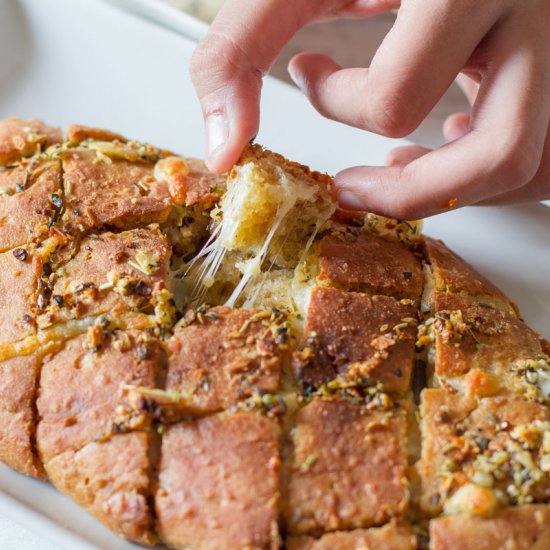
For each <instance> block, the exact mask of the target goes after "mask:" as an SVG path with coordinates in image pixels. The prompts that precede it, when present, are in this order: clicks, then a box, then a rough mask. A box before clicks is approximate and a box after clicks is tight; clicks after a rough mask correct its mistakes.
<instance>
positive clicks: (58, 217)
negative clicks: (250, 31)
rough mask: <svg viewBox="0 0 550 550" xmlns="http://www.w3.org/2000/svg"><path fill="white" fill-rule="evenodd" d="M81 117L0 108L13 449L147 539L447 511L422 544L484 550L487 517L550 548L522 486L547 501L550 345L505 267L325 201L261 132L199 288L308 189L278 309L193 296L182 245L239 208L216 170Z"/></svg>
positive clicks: (279, 275) (267, 541)
mask: <svg viewBox="0 0 550 550" xmlns="http://www.w3.org/2000/svg"><path fill="white" fill-rule="evenodd" d="M67 134H68V137H67V139H66V140H65V141H64V142H63V143H61V137H60V135H59V132H58V131H57V130H53V129H50V128H48V127H46V126H45V125H43V124H41V123H40V122H38V121H20V120H17V119H10V120H8V121H4V122H0V270H1V271H2V273H3V275H2V276H1V277H0V356H1V360H2V361H1V362H0V460H1V461H3V462H5V463H7V464H9V465H10V466H12V467H13V468H15V469H18V470H19V471H21V472H23V473H26V474H28V475H32V476H37V477H38V476H41V475H42V476H43V477H44V476H49V478H50V480H51V481H52V482H53V483H54V485H55V486H56V487H58V488H59V489H60V490H62V491H64V492H65V493H66V494H67V495H68V496H70V497H71V498H73V499H74V500H75V501H76V502H77V503H79V504H80V505H82V506H83V507H84V508H86V509H87V510H88V511H90V512H91V513H92V514H94V515H95V516H96V517H97V518H98V519H99V520H100V521H102V522H103V523H105V524H106V525H107V526H108V527H109V528H111V529H112V530H113V531H115V532H117V533H119V534H120V535H122V536H124V537H127V538H131V539H132V540H135V541H137V542H139V543H142V544H154V543H155V542H156V541H157V540H160V539H163V540H162V542H165V543H166V544H170V545H172V546H173V547H175V548H178V549H181V550H183V549H184V548H185V549H188V548H199V549H203V548H205V549H216V550H218V549H222V550H223V549H224V548H227V549H231V550H233V549H240V548H243V549H246V550H252V549H268V550H275V549H277V548H280V547H281V546H283V547H285V548H289V549H290V550H321V549H323V548H326V549H328V548H330V549H331V550H332V549H333V548H334V549H338V548H341V549H354V550H359V548H361V550H364V549H365V548H377V549H382V550H383V549H389V550H393V549H397V548H399V549H401V548H403V549H406V548H415V547H416V540H415V537H414V536H413V535H412V529H414V531H415V532H417V533H418V534H419V537H422V538H421V540H420V541H419V544H421V545H422V544H427V541H425V540H423V539H424V534H425V533H424V529H425V527H427V525H428V519H429V518H430V517H431V516H433V515H437V514H440V513H443V514H444V515H446V516H448V517H446V518H439V519H437V520H434V521H432V523H431V531H432V546H433V550H440V548H448V547H449V545H450V547H453V548H458V549H460V548H466V547H468V548H470V547H473V546H479V543H478V541H477V540H476V539H475V538H474V535H473V533H475V532H476V530H477V531H480V532H481V533H482V537H483V540H484V542H485V540H487V541H489V542H490V545H491V547H501V546H502V547H504V548H508V547H512V546H513V547H516V548H520V549H521V548H530V547H534V548H542V547H544V548H545V549H546V547H547V546H549V542H548V538H549V535H548V532H547V530H545V528H544V525H546V523H548V521H549V518H548V517H547V515H548V513H547V509H546V507H543V506H539V507H535V506H532V505H531V504H530V503H531V502H546V503H547V502H550V477H549V476H550V418H549V412H548V408H547V406H546V404H547V403H548V401H545V400H548V399H549V398H550V394H549V392H550V359H549V357H548V353H549V352H550V344H548V343H547V342H545V341H544V340H541V339H540V337H539V336H538V335H537V334H535V333H534V332H533V331H531V330H530V329H528V328H527V327H526V326H525V325H524V324H523V323H521V322H520V321H519V319H518V316H517V309H516V308H515V306H514V304H513V303H512V302H511V301H510V300H509V299H508V298H506V297H505V296H504V295H503V294H502V293H501V292H500V291H499V290H498V289H497V288H496V287H494V285H492V284H491V283H490V282H488V281H487V280H486V279H485V278H484V277H482V276H481V275H479V274H478V273H476V272H475V270H474V269H473V268H472V267H471V266H470V265H469V264H467V263H465V262H464V261H463V260H462V259H460V258H459V257H458V256H456V255H455V254H453V253H452V252H450V251H449V250H448V249H446V247H445V246H444V245H443V243H441V242H438V241H433V240H431V239H426V241H425V243H424V244H423V241H422V238H421V237H420V232H419V228H420V224H418V223H416V222H411V223H409V222H400V221H398V220H391V219H387V218H383V217H381V216H377V215H375V214H372V213H366V212H359V213H350V212H344V211H337V212H336V213H334V215H333V216H332V218H330V220H329V221H327V219H328V218H329V217H330V216H331V213H333V212H334V208H335V205H334V200H333V197H332V195H331V193H332V180H331V178H330V177H328V176H326V175H323V174H319V173H316V172H312V171H310V170H309V168H307V167H305V166H302V165H299V164H297V163H292V162H290V161H288V160H286V159H284V158H283V157H281V156H280V155H277V154H275V153H272V152H271V151H267V150H264V149H263V148H261V147H260V146H256V145H251V146H248V147H247V148H246V149H245V151H244V154H243V156H242V158H241V159H240V161H239V163H238V165H237V167H236V169H235V170H233V171H232V172H231V173H230V174H229V175H228V181H229V184H230V185H232V184H235V185H236V186H237V185H244V186H249V188H250V193H248V194H246V195H244V196H245V198H247V199H248V198H251V197H256V199H257V200H255V201H251V202H250V203H247V205H248V206H247V207H246V208H245V210H246V211H247V214H245V215H243V216H242V217H243V219H246V220H247V223H248V222H250V223H249V225H247V226H246V229H243V234H242V235H240V236H239V238H236V239H235V242H239V243H240V244H239V247H237V248H238V250H232V251H231V253H228V254H227V255H226V256H225V257H224V258H223V262H222V268H223V269H222V271H221V272H220V273H222V274H221V275H220V277H219V278H218V280H217V281H214V287H211V288H210V291H209V292H208V293H207V295H206V300H207V301H208V300H210V301H213V303H221V302H222V301H223V299H222V295H223V294H224V290H220V287H224V285H225V287H224V289H225V290H227V292H228V293H229V292H230V290H231V287H232V285H234V281H235V279H236V278H237V275H238V273H239V270H240V269H241V268H243V269H244V267H243V266H245V265H246V269H248V268H251V269H253V268H254V267H256V266H255V265H254V264H253V263H247V264H245V262H247V261H248V260H249V256H247V254H255V253H256V251H257V250H256V248H255V247H256V246H257V245H258V242H259V243H260V244H259V245H258V246H261V244H262V243H263V240H262V239H264V238H265V234H266V232H267V231H269V228H270V227H271V220H273V219H275V218H277V215H278V213H279V212H280V211H282V210H284V209H285V208H291V206H292V204H291V203H292V201H297V203H296V204H297V205H298V206H296V204H295V205H294V207H293V209H292V210H291V212H292V213H291V214H290V215H288V217H285V218H284V221H283V223H282V229H281V232H280V233H277V235H276V237H275V238H274V240H273V242H272V244H271V245H269V250H268V254H267V257H266V258H265V259H264V262H263V265H261V266H259V268H260V271H261V270H262V269H265V268H268V267H269V266H271V267H270V271H269V272H268V273H266V278H265V279H264V283H265V286H264V287H261V288H260V286H261V285H260V283H259V281H260V279H261V277H256V278H255V279H254V281H253V283H254V284H251V285H250V286H249V287H247V288H246V289H245V294H246V295H247V296H245V297H244V298H242V299H243V300H244V299H245V298H246V299H247V300H249V301H250V302H252V301H253V300H254V299H255V300H257V303H259V304H261V307H262V308H264V309H263V310H244V309H236V310H232V309H229V308H224V307H214V308H209V307H206V306H201V307H198V305H199V304H195V303H193V307H194V309H193V310H189V311H188V312H187V314H185V315H184V312H183V311H178V310H177V309H176V302H175V299H174V297H177V303H178V305H179V306H181V304H183V303H185V304H187V303H188V301H189V300H191V299H192V297H191V296H190V295H189V294H188V293H189V292H190V287H191V286H192V285H193V282H192V280H191V279H192V278H193V276H194V272H192V271H189V270H188V266H189V262H190V261H191V259H192V258H193V257H194V256H196V253H197V250H198V248H199V247H200V245H201V243H204V242H206V241H207V239H208V238H209V237H210V236H211V233H212V232H213V231H214V227H215V226H216V223H218V222H219V220H220V219H221V218H222V217H225V215H226V213H228V212H230V211H231V208H228V209H227V210H225V208H226V207H227V204H226V203H225V201H224V202H223V203H222V206H223V208H222V210H224V211H223V212H220V211H219V210H218V209H215V210H212V209H213V208H214V206H215V205H216V203H217V202H218V201H219V199H220V196H223V193H224V192H225V191H226V182H225V178H226V176H225V175H215V174H212V173H210V172H209V171H208V170H207V169H206V166H205V165H204V163H202V162H201V161H198V160H192V159H184V158H183V157H178V156H175V155H174V154H173V153H170V152H168V151H162V150H160V149H157V148H155V147H153V146H151V145H148V144H144V143H140V142H137V141H130V140H127V139H126V138H124V137H123V136H121V135H118V134H115V133H113V132H110V131H107V130H101V129H96V128H89V127H85V126H76V125H72V126H71V127H69V128H68V132H67ZM249 163H252V165H250V164H249ZM287 187H289V193H288V197H285V198H284V199H283V202H282V203H281V202H277V200H275V201H271V199H272V198H273V197H274V196H275V195H273V189H283V188H287ZM238 189H239V187H231V186H230V187H229V190H230V191H232V190H233V191H237V190H238ZM256 192H258V193H257V194H256ZM237 195H238V193H237ZM232 196H233V194H232V193H230V194H229V197H227V198H228V202H230V201H229V199H230V198H231V197H232ZM303 197H305V199H304V198H303ZM287 198H288V201H287V202H288V206H286V204H287V203H285V200H286V199H287ZM310 199H311V200H310ZM281 204H283V206H280V205H281ZM264 207H265V208H264ZM271 207H273V208H271ZM251 212H252V213H255V214H250V213H251ZM260 213H261V214H260ZM236 215H237V216H241V214H240V213H238V214H236ZM274 217H275V218H274ZM230 218H231V216H230V215H229V216H228V219H230ZM291 218H292V220H291V221H292V223H287V220H288V221H289V222H290V219H291ZM321 221H324V224H323V225H322V226H320V224H321ZM287 226H288V227H287ZM140 228H141V229H140ZM283 229H284V230H283ZM317 230H320V238H315V239H314V238H313V234H314V233H316V231H317ZM248 233H250V235H252V237H250V238H249V240H247V239H248V235H247V234H248ZM239 239H241V240H239ZM229 240H230V241H231V239H229ZM310 240H313V241H314V244H313V246H312V247H311V249H310V250H309V253H308V254H307V257H306V259H307V261H305V262H304V264H303V265H300V266H299V268H298V269H297V270H296V271H295V270H294V268H295V267H296V263H297V261H298V259H299V258H303V257H304V255H305V253H304V244H305V243H306V242H309V241H310ZM241 245H242V246H241ZM172 252H173V256H172ZM422 255H424V260H425V264H424V265H423V268H424V269H423V272H421V268H420V261H419V258H420V257H421V256H422ZM197 265H198V264H197ZM229 272H230V273H229ZM228 273H229V274H228ZM211 279H212V278H211V277H208V284H210V282H211ZM316 284H317V285H319V286H314V285H316ZM216 285H218V286H216ZM253 287H254V290H252V288H253ZM312 288H313V291H312V293H311V296H310V291H311V290H312ZM213 289H215V290H213ZM258 289H259V293H258V294H254V292H255V291H256V290H258ZM172 292H173V293H174V294H172ZM253 294H254V296H255V298H253V296H252V295H253ZM290 295H292V296H293V298H292V299H291V298H290ZM421 297H422V299H421ZM309 298H311V300H310V301H309V302H308V300H309ZM295 302H296V303H295ZM236 303H237V304H240V303H241V301H237V302H236ZM246 303H249V302H246ZM272 305H273V306H276V307H274V308H273V309H269V307H270V306H272ZM420 305H422V306H423V307H422V309H423V311H424V312H430V313H431V314H432V315H431V317H430V319H425V322H424V323H423V326H422V327H421V329H420V334H419V335H418V336H419V337H418V338H417V334H416V333H417V326H416V325H417V321H418V317H419V312H418V310H419V306H420ZM181 307H183V306H181ZM281 307H285V308H286V307H289V310H290V311H289V313H288V315H287V314H286V313H284V314H283V313H281V312H280V311H279V310H278V309H277V308H281ZM300 308H301V309H300ZM308 308H309V309H308ZM304 309H308V315H307V319H306V320H305V323H306V326H305V330H303V328H304V327H303V326H302V321H303V319H302V318H301V314H300V313H298V311H300V312H302V311H303V310H304ZM183 315H184V318H183V319H181V316H183ZM178 319H179V323H178V324H176V321H177V320H178ZM86 331H87V332H86ZM415 340H418V343H419V348H418V350H417V351H418V352H419V353H424V352H425V355H422V356H418V357H417V359H419V358H420V357H422V359H426V360H427V363H428V365H429V366H428V371H427V383H428V385H437V386H439V387H442V388H443V389H429V390H425V391H424V393H423V395H422V399H420V408H421V413H422V423H421V426H420V428H419V426H418V424H417V422H416V421H415V416H414V414H413V412H414V405H413V402H412V397H413V392H412V391H411V378H412V376H411V371H412V364H413V360H414V358H415V355H414V344H415ZM422 347H424V348H425V349H424V351H423V350H422ZM293 351H294V354H293V355H294V358H293V365H291V364H290V359H291V356H292V352H293ZM42 366H43V368H42ZM432 367H433V372H432ZM421 371H422V369H421V361H418V362H417V366H416V368H415V374H416V373H418V374H419V375H421V374H422V372H421ZM432 375H433V376H432ZM417 378H420V376H419V377H416V376H415V381H418V380H416V379H417ZM297 382H298V383H297ZM424 382H425V381H424ZM424 382H422V381H420V383H419V384H415V394H414V395H415V396H416V397H418V395H417V394H418V393H419V392H420V389H419V386H422V385H425V384H424ZM417 390H418V391H417ZM394 399H395V401H394ZM276 419H279V420H276ZM279 421H280V425H279ZM281 426H282V427H281ZM420 430H421V431H422V438H423V446H422V449H420V444H419V443H420V442H419V440H420V433H419V432H420ZM161 448H162V455H161V454H160V451H161ZM280 455H281V456H282V457H284V458H282V459H281V457H280ZM419 456H420V460H419V462H418V463H417V465H416V468H413V467H412V464H413V463H414V462H415V461H417V460H418V457H419ZM281 460H282V462H283V470H282V475H281V472H280V468H281ZM159 461H160V462H159ZM159 473H160V479H159V478H158V474H159ZM409 485H410V488H409ZM280 492H281V495H282V496H280V495H279V493H280ZM409 492H410V493H411V496H410V497H409ZM409 500H410V501H411V503H412V504H411V506H410V508H411V509H410V510H409ZM511 505H513V506H516V507H515V508H513V509H507V508H506V507H508V506H511ZM153 507H154V508H155V509H153ZM502 510H503V511H502ZM465 514H468V515H465ZM157 516H158V517H157ZM470 516H478V517H481V516H486V517H487V518H489V519H487V520H485V521H483V520H480V519H476V518H473V517H470ZM533 518H534V519H533ZM403 521H414V522H415V527H414V528H410V527H409V526H408V525H406V524H404V523H402V522H403ZM279 528H280V529H281V532H280V531H279ZM283 537H286V540H283ZM489 542H488V543H487V544H489Z"/></svg>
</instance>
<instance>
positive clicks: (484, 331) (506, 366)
mask: <svg viewBox="0 0 550 550" xmlns="http://www.w3.org/2000/svg"><path fill="white" fill-rule="evenodd" d="M449 305H450V306H451V307H450V309H449V310H447V311H441V312H439V313H437V314H436V316H435V320H434V322H433V325H432V327H433V333H434V334H433V339H434V345H435V356H434V362H435V376H436V377H437V379H438V381H439V383H440V384H448V385H451V386H455V387H457V388H459V387H460V388H463V389H464V390H465V391H466V392H467V393H470V394H474V395H481V396H483V395H491V394H494V393H497V392H498V391H501V392H502V391H510V392H516V393H523V394H525V395H526V396H528V397H536V396H537V395H538V394H539V393H540V394H541V395H542V396H543V397H547V396H548V395H550V389H549V388H548V384H547V380H548V379H549V378H550V364H549V362H548V358H547V356H546V355H545V354H544V353H543V351H542V346H541V340H540V337H539V336H538V334H537V333H535V332H534V331H533V330H532V329H530V328H529V327H528V326H527V325H525V324H524V323H523V322H522V321H520V320H519V319H518V318H517V317H516V316H515V315H512V314H510V313H508V312H506V311H499V310H496V309H493V308H488V307H484V306H481V305H479V304H477V303H475V302H472V301H471V300H470V299H469V298H466V297H460V296H455V297H453V299H452V301H451V303H450V304H449Z"/></svg>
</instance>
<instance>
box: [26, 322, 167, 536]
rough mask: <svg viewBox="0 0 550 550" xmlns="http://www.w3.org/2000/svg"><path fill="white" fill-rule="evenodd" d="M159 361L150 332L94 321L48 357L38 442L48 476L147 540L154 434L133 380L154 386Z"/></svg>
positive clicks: (119, 527) (123, 530)
mask: <svg viewBox="0 0 550 550" xmlns="http://www.w3.org/2000/svg"><path fill="white" fill-rule="evenodd" d="M98 329H99V330H98ZM160 366H161V363H160V358H159V346H158V343H157V342H156V341H154V340H151V338H150V337H149V336H148V335H147V334H145V333H138V332H135V331H131V332H122V331H115V332H114V333H112V334H105V333H103V332H102V331H101V327H99V326H95V327H93V328H91V329H90V330H89V332H88V334H87V335H83V336H80V337H78V338H74V339H73V340H70V341H68V342H67V343H66V344H65V346H64V348H63V349H62V350H61V351H59V352H58V353H56V354H54V355H53V356H52V357H50V358H46V360H45V361H44V364H43V367H42V374H41V380H40V396H39V399H38V402H37V408H38V413H39V415H40V417H41V421H40V424H39V426H38V431H37V444H38V449H39V452H40V457H41V459H42V461H43V463H44V468H45V470H46V473H47V475H48V478H49V479H50V481H51V482H52V483H53V484H54V485H55V486H56V487H57V488H58V489H59V490H61V491H63V492H65V493H66V494H67V495H69V496H70V497H71V498H72V499H74V500H75V501H76V502H78V503H79V504H80V505H81V506H83V507H84V508H86V509H87V510H88V511H89V512H90V513H91V514H93V515H94V516H96V517H97V518H98V519H100V520H101V521H103V522H104V523H105V524H106V525H107V526H108V527H110V528H111V529H113V530H114V531H116V532H118V533H120V534H122V535H123V536H125V537H128V538H131V539H133V540H136V541H138V542H140V543H144V544H151V543H152V542H154V540H155V537H154V535H153V533H152V530H151V529H152V517H151V512H150V510H149V508H148V503H147V498H148V494H149V485H150V481H149V479H150V475H151V463H150V459H151V456H150V455H151V452H152V449H151V437H152V436H151V434H150V433H149V431H148V430H147V427H148V425H149V423H148V419H147V418H145V417H140V416H137V417H136V416H132V415H131V412H132V411H131V407H130V406H129V404H128V402H127V386H140V387H148V388H154V387H155V386H156V384H157V379H158V377H159V374H160V373H159V370H160ZM60 380H62V381H63V383H62V384H60V383H59V381H60ZM140 429H141V430H144V431H143V433H139V432H137V433H128V434H124V432H131V431H132V430H140Z"/></svg>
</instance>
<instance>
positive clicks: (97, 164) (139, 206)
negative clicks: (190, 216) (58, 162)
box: [63, 146, 171, 231]
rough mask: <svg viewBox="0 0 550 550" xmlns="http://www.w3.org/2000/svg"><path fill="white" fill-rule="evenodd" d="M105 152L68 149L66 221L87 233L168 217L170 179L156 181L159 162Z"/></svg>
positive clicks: (65, 185) (65, 182)
mask: <svg viewBox="0 0 550 550" xmlns="http://www.w3.org/2000/svg"><path fill="white" fill-rule="evenodd" d="M121 147H122V146H121ZM136 153H137V152H136ZM104 156H105V155H104ZM104 156H99V157H98V155H97V152H96V151H95V150H90V149H68V150H67V151H65V152H64V153H63V173H64V175H63V183H64V190H65V195H64V205H65V214H64V217H63V220H64V221H65V222H66V224H68V225H69V226H70V228H71V229H72V230H79V231H85V230H89V229H95V228H100V227H105V226H108V227H109V226H110V227H118V228H122V229H125V228H128V227H132V226H134V227H135V226H136V225H138V226H144V225H147V224H150V223H154V222H162V221H164V220H165V219H166V218H167V217H168V214H169V213H170V205H171V198H170V192H169V189H168V184H167V183H166V182H165V181H157V180H156V179H155V177H154V163H153V162H151V161H149V160H143V161H141V160H136V161H135V162H131V161H129V160H126V159H124V158H122V159H115V160H111V159H110V158H109V157H107V159H105V158H103V157H104Z"/></svg>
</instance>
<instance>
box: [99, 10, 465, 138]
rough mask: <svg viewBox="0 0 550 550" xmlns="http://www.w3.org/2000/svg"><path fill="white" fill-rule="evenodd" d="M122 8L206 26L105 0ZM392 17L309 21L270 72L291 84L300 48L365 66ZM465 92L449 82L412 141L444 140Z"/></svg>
mask: <svg viewBox="0 0 550 550" xmlns="http://www.w3.org/2000/svg"><path fill="white" fill-rule="evenodd" d="M105 1H107V2H110V3H111V4H113V5H116V6H118V7H120V8H122V9H125V10H129V11H130V12H132V13H135V14H138V15H140V16H142V17H145V18H147V19H150V20H151V21H154V22H156V23H158V24H159V25H162V26H164V27H166V28H168V29H171V30H173V31H175V32H177V33H179V34H182V35H183V36H187V37H189V38H191V39H193V40H195V41H199V40H201V38H202V37H203V36H204V35H205V33H206V31H207V30H208V25H207V24H206V23H204V22H203V21H200V20H199V19H197V18H196V17H193V16H192V15H189V14H188V13H184V12H182V11H181V10H179V9H177V8H175V7H174V6H170V5H166V4H164V3H163V2H162V1H161V0H105ZM194 3H195V4H199V3H200V0H195V2H194ZM394 20H395V14H394V13H392V12H389V13H382V14H380V15H377V16H375V17H371V18H368V19H366V20H352V19H342V20H336V21H329V22H326V23H319V24H316V25H308V26H306V27H304V28H303V29H301V30H300V31H298V33H296V35H295V36H294V37H293V38H292V39H291V40H290V42H289V43H288V44H287V45H286V46H285V48H284V49H283V51H282V52H281V54H280V55H279V57H278V58H277V60H276V61H275V63H274V64H273V66H272V67H271V69H270V71H269V74H270V75H272V76H275V77H276V78H279V79H281V80H283V81H285V82H287V83H290V84H292V85H293V86H294V84H293V82H292V80H291V78H290V75H289V74H288V70H287V66H288V62H289V61H290V59H291V58H292V57H294V55H296V54H298V53H300V52H304V51H307V52H318V53H323V54H325V55H329V56H330V57H332V58H333V59H334V60H335V61H336V62H337V63H338V64H340V65H341V66H342V67H366V66H368V65H369V64H370V62H371V60H372V58H373V56H374V53H375V52H376V50H377V49H378V46H379V45H380V44H381V42H382V40H383V38H384V37H385V36H386V34H387V33H388V31H389V30H390V28H391V26H392V25H393V23H394ZM469 108H470V107H469V105H468V102H467V101H466V98H465V96H464V94H463V93H462V92H461V91H460V89H459V88H458V86H457V85H456V84H453V85H452V86H451V87H450V88H449V90H447V92H446V93H445V94H444V95H443V97H442V98H441V100H440V101H439V102H438V104H437V105H436V106H435V107H434V108H433V110H432V112H431V113H430V115H429V116H428V117H427V118H426V119H425V120H424V121H423V122H422V124H420V126H419V127H418V128H417V129H416V130H415V131H414V132H413V134H412V135H411V136H410V139H411V141H413V142H414V143H416V144H418V145H422V146H424V147H437V146H439V145H441V144H442V143H443V142H444V139H443V132H442V128H443V123H444V121H445V119H446V118H447V117H448V116H449V115H450V114H451V113H455V112H464V111H466V112H468V111H469Z"/></svg>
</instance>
